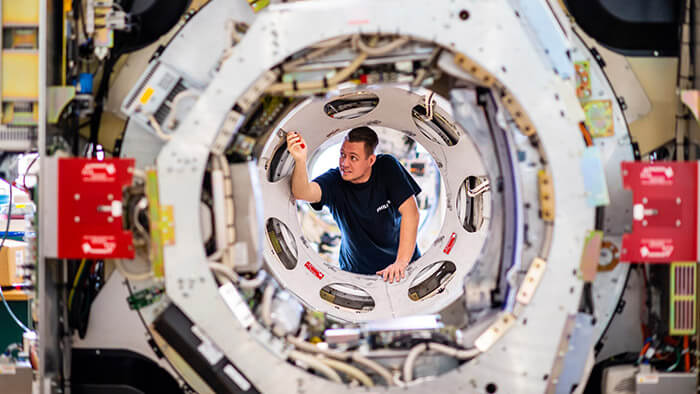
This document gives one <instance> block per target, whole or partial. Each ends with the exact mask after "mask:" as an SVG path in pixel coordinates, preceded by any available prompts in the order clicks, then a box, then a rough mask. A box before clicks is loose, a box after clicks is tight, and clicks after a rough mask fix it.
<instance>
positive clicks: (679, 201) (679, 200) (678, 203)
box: [676, 197, 681, 205]
mask: <svg viewBox="0 0 700 394" xmlns="http://www.w3.org/2000/svg"><path fill="white" fill-rule="evenodd" d="M676 205H681V198H680V197H676Z"/></svg>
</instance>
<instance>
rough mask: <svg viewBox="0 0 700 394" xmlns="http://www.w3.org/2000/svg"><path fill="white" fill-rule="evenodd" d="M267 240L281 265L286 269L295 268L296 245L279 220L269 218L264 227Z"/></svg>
mask: <svg viewBox="0 0 700 394" xmlns="http://www.w3.org/2000/svg"><path fill="white" fill-rule="evenodd" d="M265 230H266V232H267V239H268V240H269V241H270V245H272V250H273V251H274V252H275V255H277V257H278V258H279V260H280V262H281V263H282V265H283V266H284V267H285V268H286V269H288V270H291V269H294V268H295V267H296V266H297V244H296V241H295V240H294V235H292V232H291V231H289V227H287V225H286V224H284V223H282V222H281V221H280V220H278V219H275V218H270V219H268V220H267V224H266V225H265Z"/></svg>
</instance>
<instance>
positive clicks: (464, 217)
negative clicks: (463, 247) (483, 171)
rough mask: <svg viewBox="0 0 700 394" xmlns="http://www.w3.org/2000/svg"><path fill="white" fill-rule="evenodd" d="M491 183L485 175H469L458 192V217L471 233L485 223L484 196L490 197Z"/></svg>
mask: <svg viewBox="0 0 700 394" xmlns="http://www.w3.org/2000/svg"><path fill="white" fill-rule="evenodd" d="M489 190H490V183H489V181H488V179H487V178H485V177H475V176H469V177H467V178H466V179H465V180H464V182H462V185H461V186H460V188H459V192H458V193H457V217H458V218H459V222H460V223H462V227H464V229H465V230H467V231H468V232H470V233H474V232H477V231H479V230H480V229H481V226H482V225H483V224H484V209H483V208H484V198H488V192H489Z"/></svg>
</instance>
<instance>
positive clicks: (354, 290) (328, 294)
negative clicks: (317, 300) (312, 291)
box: [319, 283, 374, 312]
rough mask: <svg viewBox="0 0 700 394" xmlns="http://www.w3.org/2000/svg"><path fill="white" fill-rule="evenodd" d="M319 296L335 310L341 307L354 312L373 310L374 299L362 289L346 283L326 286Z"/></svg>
mask: <svg viewBox="0 0 700 394" xmlns="http://www.w3.org/2000/svg"><path fill="white" fill-rule="evenodd" d="M319 295H320V296H321V299H323V300H324V301H326V302H328V303H331V304H333V305H334V306H335V307H336V308H340V307H342V308H346V309H350V310H353V311H355V312H369V311H371V310H372V309H374V298H372V296H371V295H369V293H367V292H366V291H364V290H363V289H361V288H359V287H357V286H354V285H351V284H348V283H332V284H330V285H326V286H324V287H323V288H322V289H321V291H320V293H319Z"/></svg>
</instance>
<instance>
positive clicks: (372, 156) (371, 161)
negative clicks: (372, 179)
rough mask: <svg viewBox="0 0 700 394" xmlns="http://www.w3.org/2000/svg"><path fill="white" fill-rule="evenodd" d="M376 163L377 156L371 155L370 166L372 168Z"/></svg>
mask: <svg viewBox="0 0 700 394" xmlns="http://www.w3.org/2000/svg"><path fill="white" fill-rule="evenodd" d="M375 161H377V155H375V154H374V153H372V155H370V157H369V166H370V167H372V166H373V165H374V162H375Z"/></svg>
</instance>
